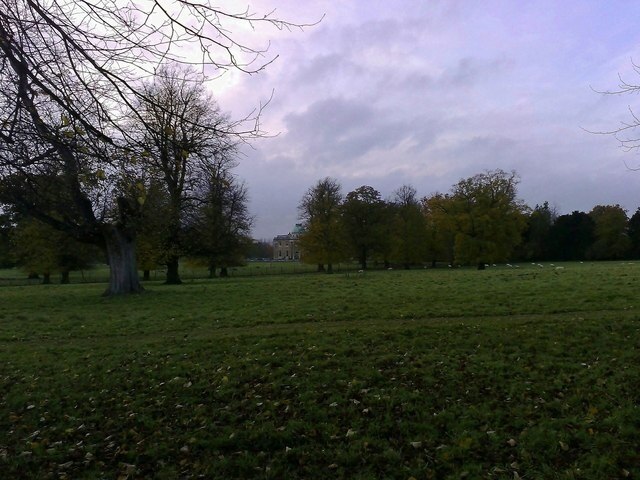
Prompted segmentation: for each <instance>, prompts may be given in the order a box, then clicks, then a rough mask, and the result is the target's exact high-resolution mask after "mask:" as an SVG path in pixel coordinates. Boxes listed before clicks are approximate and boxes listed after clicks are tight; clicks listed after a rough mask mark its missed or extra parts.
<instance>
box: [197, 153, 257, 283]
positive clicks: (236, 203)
mask: <svg viewBox="0 0 640 480" xmlns="http://www.w3.org/2000/svg"><path fill="white" fill-rule="evenodd" d="M212 165H214V167H213V168H211V169H210V171H209V174H208V177H207V187H206V193H205V194H204V195H203V196H202V199H203V200H202V202H201V203H200V205H199V206H198V208H197V209H196V211H195V213H194V215H193V216H192V217H191V219H190V220H189V221H188V226H187V229H186V230H187V242H186V243H187V245H188V252H189V254H190V255H191V256H193V257H196V258H199V259H202V260H203V261H204V262H205V263H206V265H207V268H208V269H209V276H210V277H214V276H215V275H216V269H218V268H219V269H220V276H222V277H225V276H227V275H228V267H232V266H236V265H242V264H244V262H245V260H246V258H247V254H248V251H249V248H250V246H251V244H252V239H251V227H252V224H253V217H251V215H250V214H249V209H248V200H249V197H248V191H247V187H246V185H245V184H244V183H241V182H238V181H237V180H236V179H235V177H234V176H233V175H232V174H231V172H230V168H231V167H232V166H234V165H235V163H233V161H231V160H229V159H228V158H227V157H220V158H218V159H217V160H216V162H215V163H214V164H212Z"/></svg>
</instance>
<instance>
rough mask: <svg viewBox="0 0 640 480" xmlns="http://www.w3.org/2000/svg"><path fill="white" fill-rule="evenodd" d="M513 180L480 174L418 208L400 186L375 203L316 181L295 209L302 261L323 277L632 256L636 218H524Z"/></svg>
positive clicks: (611, 213)
mask: <svg viewBox="0 0 640 480" xmlns="http://www.w3.org/2000/svg"><path fill="white" fill-rule="evenodd" d="M518 182H519V179H518V176H517V174H516V173H515V172H511V173H507V172H504V171H502V170H494V171H487V172H484V173H481V174H478V175H474V176H473V177H470V178H467V179H463V180H460V181H459V182H458V183H456V184H455V185H454V186H453V187H452V188H451V191H450V192H449V193H444V194H443V193H435V194H433V195H430V196H427V197H423V198H419V197H418V195H417V192H416V190H415V188H413V187H412V186H409V185H404V186H402V187H401V188H399V189H398V190H397V191H396V192H395V193H394V194H393V196H392V198H391V199H388V200H383V199H382V197H381V195H380V193H379V192H378V191H377V190H375V189H374V188H373V187H370V186H362V187H360V188H357V189H355V190H354V191H352V192H349V193H347V194H346V195H345V196H343V194H342V192H341V186H340V184H339V182H338V181H337V180H335V179H332V178H325V179H322V180H320V181H319V182H318V183H317V184H316V185H314V186H313V187H312V188H310V189H309V190H308V191H307V192H306V194H305V195H304V196H303V198H302V200H301V202H300V204H299V212H300V218H301V219H302V220H303V222H304V228H305V233H304V234H302V235H301V237H300V246H301V249H302V251H303V259H304V261H306V262H308V263H314V264H317V265H318V269H319V270H326V271H328V272H331V271H332V266H333V264H334V263H337V262H339V261H343V260H347V259H350V258H355V259H357V260H358V262H359V263H360V266H361V268H363V269H365V268H367V265H368V262H369V261H375V262H378V263H381V264H384V265H385V266H390V265H401V266H404V267H405V268H409V267H410V266H411V265H424V264H432V265H435V264H436V263H437V262H446V263H449V264H467V265H471V264H473V265H477V266H478V268H480V269H482V268H484V266H485V265H486V264H487V263H496V262H505V261H517V260H520V261H522V260H527V261H543V260H583V259H594V260H605V259H619V258H630V257H636V256H638V255H640V210H639V211H638V212H636V213H635V214H634V215H633V217H631V219H628V218H627V215H626V212H625V211H624V209H622V208H621V207H620V206H618V205H615V206H609V205H607V206H603V205H599V206H596V207H594V208H593V210H592V211H591V212H589V213H583V212H573V213H572V214H570V215H562V216H558V215H557V213H556V212H555V211H554V209H552V208H550V207H549V205H548V203H545V204H543V205H542V206H538V205H536V207H535V208H533V209H531V208H529V207H528V206H527V205H525V204H524V202H523V201H522V200H520V199H518V197H517V185H518Z"/></svg>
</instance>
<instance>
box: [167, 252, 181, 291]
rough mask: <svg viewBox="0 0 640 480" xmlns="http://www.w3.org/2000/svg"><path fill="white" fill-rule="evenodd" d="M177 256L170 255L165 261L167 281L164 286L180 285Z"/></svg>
mask: <svg viewBox="0 0 640 480" xmlns="http://www.w3.org/2000/svg"><path fill="white" fill-rule="evenodd" d="M178 258H179V257H178V256H177V255H171V256H170V257H169V259H168V260H167V279H166V281H165V282H164V283H165V285H180V284H181V283H182V280H180V273H179V272H178Z"/></svg>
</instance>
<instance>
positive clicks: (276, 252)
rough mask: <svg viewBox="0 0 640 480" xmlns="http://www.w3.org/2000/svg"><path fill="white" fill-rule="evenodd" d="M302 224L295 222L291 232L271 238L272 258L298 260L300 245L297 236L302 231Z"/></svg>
mask: <svg viewBox="0 0 640 480" xmlns="http://www.w3.org/2000/svg"><path fill="white" fill-rule="evenodd" d="M303 230H304V229H303V228H302V224H301V223H296V226H295V228H294V229H293V231H292V232H289V233H288V234H286V235H278V236H277V237H274V239H273V259H274V260H300V247H299V245H298V238H299V237H300V234H301V233H302V232H303Z"/></svg>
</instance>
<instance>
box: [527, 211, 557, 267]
mask: <svg viewBox="0 0 640 480" xmlns="http://www.w3.org/2000/svg"><path fill="white" fill-rule="evenodd" d="M557 218H558V214H557V213H556V211H555V209H554V208H553V207H550V206H549V203H548V202H544V203H543V204H542V205H536V206H535V207H534V209H533V210H532V211H531V213H530V214H529V215H528V216H527V218H526V227H525V230H524V233H523V238H522V245H521V246H520V247H519V249H518V251H519V257H520V258H522V259H523V260H532V261H540V260H547V259H548V256H549V232H550V231H551V227H552V226H553V224H554V223H555V221H556V219H557Z"/></svg>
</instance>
